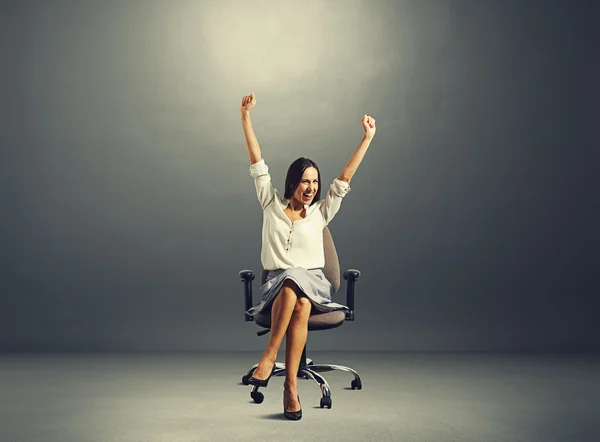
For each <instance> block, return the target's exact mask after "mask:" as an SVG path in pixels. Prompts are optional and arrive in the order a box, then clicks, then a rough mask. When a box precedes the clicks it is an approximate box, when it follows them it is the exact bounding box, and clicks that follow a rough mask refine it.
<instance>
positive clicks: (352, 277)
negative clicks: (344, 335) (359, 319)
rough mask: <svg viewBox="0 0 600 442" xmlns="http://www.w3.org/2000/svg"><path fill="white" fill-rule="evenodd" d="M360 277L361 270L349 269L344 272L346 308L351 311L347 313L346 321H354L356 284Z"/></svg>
mask: <svg viewBox="0 0 600 442" xmlns="http://www.w3.org/2000/svg"><path fill="white" fill-rule="evenodd" d="M359 277H360V270H357V269H348V270H346V271H345V272H344V279H345V280H346V281H348V282H347V283H346V306H347V307H348V308H349V309H350V311H348V312H346V321H354V284H355V283H356V280H357V279H358V278H359Z"/></svg>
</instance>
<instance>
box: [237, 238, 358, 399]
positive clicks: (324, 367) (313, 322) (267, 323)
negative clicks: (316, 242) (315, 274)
mask: <svg viewBox="0 0 600 442" xmlns="http://www.w3.org/2000/svg"><path fill="white" fill-rule="evenodd" d="M323 247H324V252H325V267H324V268H323V273H324V274H325V277H326V278H327V279H328V280H329V282H330V283H331V285H332V286H333V290H334V291H333V293H334V294H335V293H336V292H337V291H338V289H339V288H340V263H339V260H338V255H337V252H336V249H335V244H334V243H333V238H332V237H331V232H330V231H329V228H328V227H325V228H324V229H323ZM268 273H269V272H268V271H267V270H264V269H263V271H262V273H261V284H264V283H265V282H266V278H267V275H268ZM239 275H240V277H241V278H242V282H243V283H244V291H245V301H246V302H245V307H246V310H245V311H248V310H249V309H250V308H251V307H252V306H253V305H254V304H253V302H252V281H253V280H254V272H253V271H252V270H242V271H241V272H239ZM359 276H360V271H359V270H356V269H348V270H346V271H345V272H344V279H345V280H346V281H347V284H346V289H347V290H346V306H347V307H348V308H349V311H348V312H344V311H341V310H338V311H333V312H326V313H322V312H319V311H316V310H315V309H314V308H313V309H312V311H311V314H310V318H309V320H308V330H309V331H316V330H328V329H331V328H336V327H339V326H340V325H342V324H343V323H344V320H346V321H354V284H355V283H356V280H357V279H358V277H359ZM245 317H246V321H254V322H256V324H257V325H259V326H261V327H263V328H264V329H265V330H260V331H258V332H257V333H256V334H257V335H259V336H262V335H264V334H267V333H269V331H270V329H271V312H270V311H268V312H261V313H258V314H257V315H255V316H252V315H249V314H248V313H246V314H245ZM256 367H258V364H254V366H253V367H252V368H251V369H250V370H248V373H247V374H245V375H244V376H243V377H242V383H243V384H244V385H249V383H248V379H249V378H250V376H252V374H253V373H254V370H256ZM332 370H341V371H346V372H348V373H352V374H353V375H354V379H353V380H352V382H351V384H350V387H351V388H352V390H355V389H358V390H361V389H362V381H361V379H360V376H359V375H358V373H357V372H356V371H354V370H353V369H351V368H349V367H344V366H341V365H332V364H318V365H315V364H314V363H313V361H312V360H311V359H307V357H306V345H305V346H304V349H303V351H302V357H301V359H300V366H299V369H298V377H301V378H304V379H309V378H310V379H313V380H314V381H315V382H317V383H318V384H319V385H320V387H321V393H322V394H323V396H322V397H321V408H324V407H327V408H329V409H331V389H330V388H329V384H328V383H327V381H326V380H325V378H324V377H323V376H321V375H320V374H319V373H321V372H327V371H332ZM285 373H286V369H285V363H281V362H275V366H274V371H273V374H272V376H285ZM259 388H260V387H258V386H256V385H253V386H252V391H251V392H250V397H252V399H253V400H254V402H255V403H257V404H260V403H262V401H263V400H264V395H263V394H262V393H261V392H260V391H258V389H259Z"/></svg>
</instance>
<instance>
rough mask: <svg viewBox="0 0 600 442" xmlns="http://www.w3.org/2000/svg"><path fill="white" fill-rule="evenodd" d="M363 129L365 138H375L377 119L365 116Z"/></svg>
mask: <svg viewBox="0 0 600 442" xmlns="http://www.w3.org/2000/svg"><path fill="white" fill-rule="evenodd" d="M362 125H363V129H364V130H365V136H366V137H368V138H373V137H374V136H375V131H376V130H377V128H376V127H375V118H373V116H372V115H369V114H365V116H364V117H363V119H362Z"/></svg>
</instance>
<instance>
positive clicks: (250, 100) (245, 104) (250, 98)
mask: <svg viewBox="0 0 600 442" xmlns="http://www.w3.org/2000/svg"><path fill="white" fill-rule="evenodd" d="M255 105H256V97H255V96H254V92H252V94H251V95H246V96H245V97H244V98H242V104H241V105H240V111H241V112H250V110H251V109H252V108H253V107H254V106H255Z"/></svg>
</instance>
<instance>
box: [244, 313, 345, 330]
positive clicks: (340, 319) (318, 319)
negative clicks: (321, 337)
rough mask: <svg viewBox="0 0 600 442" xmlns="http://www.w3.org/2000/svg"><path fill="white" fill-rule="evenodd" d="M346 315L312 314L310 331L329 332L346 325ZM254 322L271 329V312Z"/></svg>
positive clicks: (259, 314) (309, 324) (309, 325)
mask: <svg viewBox="0 0 600 442" xmlns="http://www.w3.org/2000/svg"><path fill="white" fill-rule="evenodd" d="M345 317H346V314H345V313H344V312H343V311H342V310H335V311H333V312H327V313H312V314H311V315H310V317H309V318H308V329H309V330H328V329H330V328H336V327H339V326H340V325H342V324H343V323H344V319H345ZM254 322H256V324H257V325H259V326H261V327H264V328H271V312H270V311H268V312H261V313H258V314H257V315H256V316H254Z"/></svg>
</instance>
